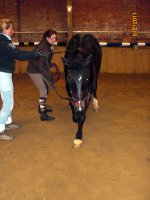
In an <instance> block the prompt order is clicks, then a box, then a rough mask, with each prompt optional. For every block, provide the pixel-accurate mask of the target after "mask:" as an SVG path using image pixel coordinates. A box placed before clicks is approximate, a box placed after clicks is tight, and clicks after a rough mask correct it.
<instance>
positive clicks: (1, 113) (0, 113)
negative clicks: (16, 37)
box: [0, 19, 43, 140]
mask: <svg viewBox="0 0 150 200" xmlns="http://www.w3.org/2000/svg"><path fill="white" fill-rule="evenodd" d="M13 34H14V29H13V22H12V21H11V20H10V19H2V20H0V95H1V99H2V102H3V105H2V108H1V110H0V140H13V139H14V136H9V135H7V133H6V130H8V129H16V128H20V126H19V125H18V124H15V123H13V121H12V117H11V113H12V110H13V106H14V96H13V95H14V89H13V81H12V73H13V72H14V69H15V60H31V59H37V58H38V57H40V56H43V55H42V54H41V52H35V51H21V50H19V49H17V48H16V47H15V45H14V44H13V43H12V40H11V38H12V36H13Z"/></svg>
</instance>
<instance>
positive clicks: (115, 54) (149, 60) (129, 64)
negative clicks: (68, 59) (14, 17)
mask: <svg viewBox="0 0 150 200" xmlns="http://www.w3.org/2000/svg"><path fill="white" fill-rule="evenodd" d="M19 48H21V49H24V50H31V49H32V48H31V47H19ZM65 49H66V48H65V47H55V51H65ZM102 53H103V59H102V66H101V72H102V73H150V49H149V48H148V47H139V48H137V49H136V48H128V47H127V48H124V47H102ZM63 55H64V53H60V54H55V55H54V58H53V62H55V63H57V64H58V66H59V68H60V71H61V72H63V63H62V60H61V57H62V56H63ZM26 68H27V61H17V62H16V73H18V72H19V73H25V72H26Z"/></svg>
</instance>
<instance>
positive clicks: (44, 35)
mask: <svg viewBox="0 0 150 200" xmlns="http://www.w3.org/2000/svg"><path fill="white" fill-rule="evenodd" d="M53 34H55V35H57V32H56V31H54V30H53V29H48V30H47V31H45V32H44V33H43V38H42V40H44V39H45V38H46V37H51V35H53Z"/></svg>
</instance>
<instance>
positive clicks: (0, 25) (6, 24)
mask: <svg viewBox="0 0 150 200" xmlns="http://www.w3.org/2000/svg"><path fill="white" fill-rule="evenodd" d="M11 25H14V23H13V21H12V20H11V19H1V20H0V33H2V32H3V31H4V30H5V29H8V28H10V26H11Z"/></svg>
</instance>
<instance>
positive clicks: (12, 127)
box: [5, 122, 21, 130]
mask: <svg viewBox="0 0 150 200" xmlns="http://www.w3.org/2000/svg"><path fill="white" fill-rule="evenodd" d="M5 128H6V130H10V129H18V128H21V126H20V125H19V124H15V123H14V122H12V123H10V124H5Z"/></svg>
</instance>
